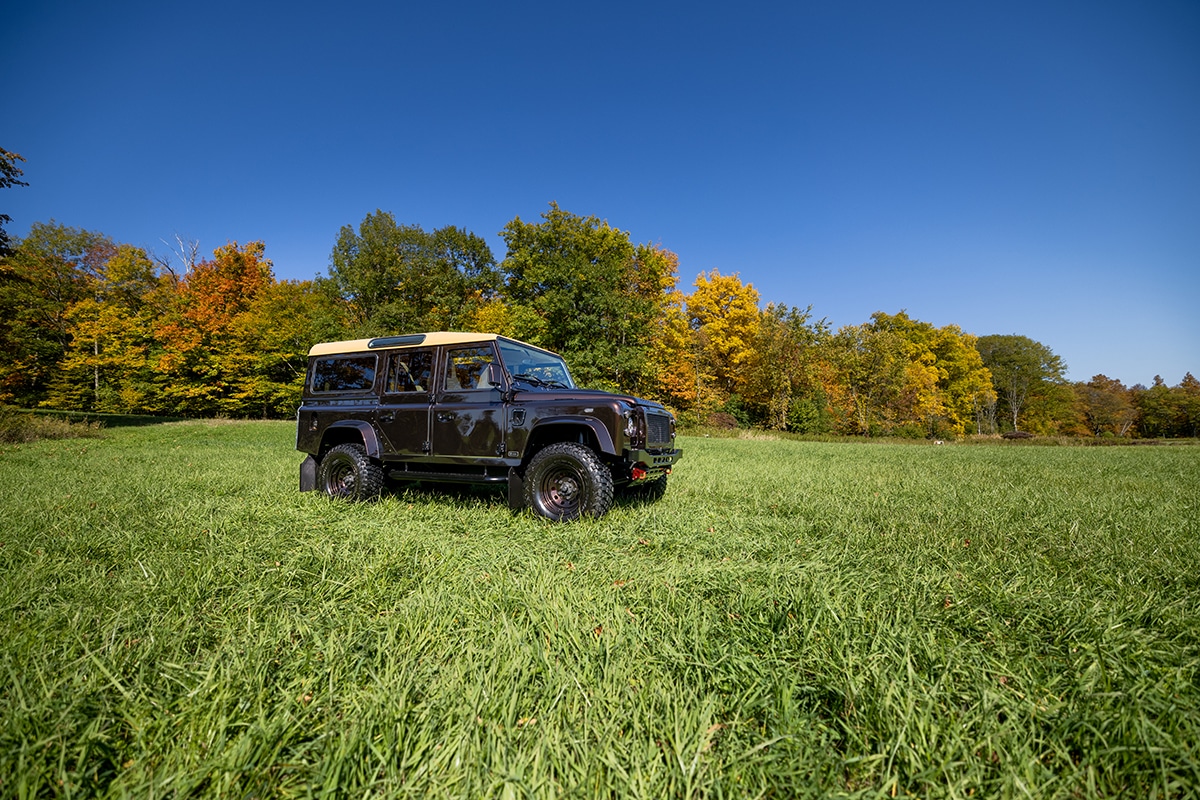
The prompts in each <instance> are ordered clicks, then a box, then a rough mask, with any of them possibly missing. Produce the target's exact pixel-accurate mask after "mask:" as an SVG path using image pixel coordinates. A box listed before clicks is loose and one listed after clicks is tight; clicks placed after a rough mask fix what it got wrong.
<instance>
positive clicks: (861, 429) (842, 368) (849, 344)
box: [826, 324, 908, 436]
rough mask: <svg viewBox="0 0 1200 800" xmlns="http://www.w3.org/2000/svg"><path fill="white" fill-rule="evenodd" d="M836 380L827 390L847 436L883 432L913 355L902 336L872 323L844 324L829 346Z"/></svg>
mask: <svg viewBox="0 0 1200 800" xmlns="http://www.w3.org/2000/svg"><path fill="white" fill-rule="evenodd" d="M828 358H829V362H830V365H831V370H830V377H832V378H833V381H832V382H828V383H827V384H826V392H827V394H828V396H829V397H830V402H831V405H832V407H833V411H834V413H835V416H836V420H837V424H838V429H839V430H840V432H842V433H854V434H859V435H862V436H871V435H875V434H879V433H883V432H884V431H885V430H886V428H885V426H887V425H888V424H889V423H890V421H891V420H890V418H889V417H890V415H889V414H888V409H890V408H894V407H895V406H896V405H897V404H898V402H899V398H900V396H901V394H902V392H903V389H904V383H905V379H906V370H907V367H908V355H907V353H906V352H905V346H904V339H903V337H901V336H900V335H899V334H898V333H896V332H895V331H892V330H888V329H886V328H876V327H874V326H872V325H869V324H863V325H844V326H842V327H841V328H839V329H838V331H837V333H836V334H834V336H833V338H832V339H831V340H830V342H829V348H828Z"/></svg>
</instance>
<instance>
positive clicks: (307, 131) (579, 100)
mask: <svg viewBox="0 0 1200 800" xmlns="http://www.w3.org/2000/svg"><path fill="white" fill-rule="evenodd" d="M0 76H3V84H2V85H3V87H4V93H3V96H2V98H0V146H3V147H5V148H7V149H9V150H11V151H14V152H18V153H21V154H22V155H23V156H25V158H26V160H27V163H25V164H24V165H23V167H24V169H25V179H26V180H28V182H29V183H30V186H28V187H27V188H12V189H6V190H3V192H0V208H3V210H4V211H5V212H7V213H9V214H10V215H11V216H12V217H13V222H12V223H11V225H10V226H9V232H10V233H11V234H13V235H16V236H23V235H24V234H25V233H27V232H28V230H29V225H30V224H31V223H33V222H35V221H48V220H50V219H51V218H53V219H55V220H57V221H58V222H60V223H63V224H66V225H71V226H76V227H82V228H87V229H89V230H96V231H101V232H103V233H107V234H108V235H110V236H111V237H113V238H114V239H116V240H118V241H123V242H129V243H132V244H137V245H141V246H143V247H146V248H148V249H151V250H154V251H157V252H160V253H165V252H166V251H167V247H166V245H164V244H163V242H162V240H164V239H165V240H170V239H172V238H173V236H174V235H175V234H176V233H178V234H180V235H182V236H183V237H185V238H187V239H198V240H199V241H200V244H201V248H202V252H203V253H204V254H211V252H212V250H213V249H214V248H216V247H218V246H221V245H223V244H225V243H226V242H228V241H231V240H232V241H238V242H241V243H245V242H247V241H252V240H256V239H260V240H262V241H264V242H265V243H266V247H267V255H268V256H269V257H270V258H272V260H273V261H274V264H275V274H276V277H278V278H281V279H307V278H312V277H313V276H315V275H317V274H323V273H325V272H326V270H327V269H328V264H329V252H330V250H331V249H332V247H333V243H334V240H335V238H336V236H337V232H338V229H339V228H340V227H341V226H342V225H346V224H350V225H357V224H358V223H359V222H361V221H362V219H363V217H364V216H365V215H366V214H367V213H369V212H371V211H374V210H375V209H376V208H380V209H383V210H386V211H391V212H393V213H394V214H395V216H396V219H397V220H398V221H399V222H402V223H411V224H418V225H421V226H423V227H424V228H426V229H427V230H432V229H433V228H437V227H441V226H444V225H457V226H460V227H463V228H466V229H468V230H470V231H473V232H475V233H477V234H479V235H481V236H484V237H486V238H487V239H488V241H489V242H490V243H491V245H492V248H493V250H494V251H495V254H496V256H497V258H503V256H504V246H503V242H502V240H501V239H500V238H499V236H498V233H499V231H500V230H501V228H502V227H503V226H504V225H505V223H507V222H508V221H510V220H511V219H513V218H514V217H520V218H521V219H523V220H527V221H536V220H537V219H538V217H539V216H540V215H541V214H542V213H543V212H544V211H545V210H546V209H547V208H548V204H549V203H550V202H551V201H555V202H557V203H558V204H559V205H560V206H561V207H563V208H564V209H566V210H568V211H571V212H573V213H576V214H581V215H595V216H598V217H601V218H604V219H607V220H608V221H609V223H611V224H612V225H613V226H615V227H618V228H621V229H622V230H626V231H629V233H630V234H631V236H632V237H633V239H634V240H635V241H636V242H651V243H657V244H661V245H663V246H664V247H666V248H668V249H670V250H672V251H674V252H676V253H678V254H679V257H680V279H681V284H683V285H684V286H685V287H690V285H691V283H692V281H693V280H694V279H695V277H696V275H697V274H699V273H700V272H702V271H708V270H712V269H714V268H715V269H719V270H720V271H721V272H722V273H726V274H728V273H734V272H736V273H740V275H741V277H742V279H743V280H744V281H746V282H748V283H752V284H754V286H755V287H756V288H757V289H758V290H759V292H760V294H761V296H762V299H763V302H764V304H765V303H766V302H776V303H783V304H785V305H795V306H800V307H804V306H807V305H809V304H812V306H813V311H814V314H815V315H816V316H817V317H826V318H828V319H829V321H830V322H831V323H832V324H834V325H835V326H840V325H846V324H857V323H860V322H865V321H867V320H868V319H869V317H870V315H871V313H872V312H874V311H884V312H887V313H895V312H897V311H899V310H901V309H907V311H908V312H909V314H910V315H911V316H913V317H915V318H917V319H921V320H925V321H928V322H932V323H934V324H935V325H939V326H941V325H948V324H956V325H959V326H961V327H962V328H963V329H964V330H966V331H969V332H972V333H976V334H980V335H983V334H988V333H1019V334H1023V335H1026V336H1029V337H1032V338H1034V339H1036V340H1038V341H1040V342H1042V343H1044V344H1046V345H1048V346H1049V347H1051V348H1052V349H1053V350H1054V351H1055V352H1056V353H1058V354H1059V355H1060V356H1062V357H1063V359H1064V360H1065V361H1066V362H1067V364H1068V365H1069V368H1070V377H1071V378H1072V379H1073V380H1087V379H1088V378H1090V377H1091V376H1092V375H1093V374H1096V373H1105V374H1107V375H1108V376H1110V377H1115V378H1118V379H1120V380H1122V381H1124V382H1125V383H1126V384H1134V383H1145V384H1149V383H1150V382H1151V380H1152V379H1153V376H1154V375H1155V374H1156V373H1157V374H1161V375H1162V376H1163V378H1164V379H1166V381H1167V382H1168V383H1169V384H1175V383H1178V382H1179V380H1180V379H1181V378H1182V377H1183V375H1184V373H1185V372H1186V371H1189V370H1190V371H1192V372H1193V373H1200V313H1198V311H1200V308H1198V306H1200V3H1197V2H1195V0H1177V1H1171V0H1166V1H1163V2H1158V1H1157V0H1147V1H1146V2H1136V1H1135V0H1129V2H1110V1H1109V0H1091V1H1089V2H1007V3H974V2H960V1H955V2H933V3H917V2H914V3H899V2H890V1H889V2H844V3H843V2H837V3H830V2H820V3H818V2H799V3H780V2H770V3H756V2H748V3H733V4H716V3H698V2H671V3H654V2H644V1H643V2H636V3H633V2H624V1H623V0H622V1H620V2H609V3H600V4H581V3H570V2H561V0H560V2H554V3H547V2H540V0H539V1H537V2H524V3H496V2H457V3H456V2H424V3H419V4H417V3H404V2H395V3H383V2H380V3H368V2H346V3H341V4H330V3H321V4H316V3H310V2H291V3H279V4H264V3H259V2H253V1H252V0H248V1H247V2H238V3H228V2H223V1H220V0H219V1H218V2H204V3H163V2H120V1H119V0H118V1H117V2H114V3H92V2H89V3H82V2H79V3H71V2H63V0H43V1H42V2H37V3H20V4H16V5H14V7H13V8H11V9H8V10H6V11H5V14H4V29H3V32H2V33H0Z"/></svg>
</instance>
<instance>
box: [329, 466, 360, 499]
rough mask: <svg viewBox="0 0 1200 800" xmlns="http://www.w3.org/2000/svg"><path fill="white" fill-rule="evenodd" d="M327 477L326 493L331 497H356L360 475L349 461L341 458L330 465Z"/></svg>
mask: <svg viewBox="0 0 1200 800" xmlns="http://www.w3.org/2000/svg"><path fill="white" fill-rule="evenodd" d="M326 476H327V477H326V483H325V491H327V492H328V493H329V494H330V496H331V497H353V496H354V491H355V486H356V483H357V481H356V479H357V477H358V474H357V472H356V471H355V469H354V464H353V463H351V462H350V460H349V459H346V458H339V459H337V460H336V461H335V462H334V463H332V464H330V465H329V471H328V472H327V473H326Z"/></svg>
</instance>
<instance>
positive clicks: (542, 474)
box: [525, 442, 613, 522]
mask: <svg viewBox="0 0 1200 800" xmlns="http://www.w3.org/2000/svg"><path fill="white" fill-rule="evenodd" d="M612 501H613V479H612V473H611V472H609V470H608V467H606V466H605V465H604V464H603V463H602V462H601V461H600V459H599V457H597V456H596V454H595V453H594V452H592V451H591V450H590V449H588V448H587V447H584V446H583V445H581V444H575V443H573V442H559V443H558V444H552V445H549V446H547V447H544V448H542V449H541V450H539V451H538V452H537V454H536V455H535V456H534V457H533V459H532V460H531V461H530V462H529V468H528V469H527V470H526V472H525V505H526V507H528V508H530V509H532V510H533V513H535V514H537V515H538V516H541V517H545V518H546V519H551V520H554V521H556V522H559V521H567V520H573V519H579V518H580V517H584V516H587V517H602V516H604V514H605V513H606V512H607V511H608V509H609V508H610V507H611V506H612Z"/></svg>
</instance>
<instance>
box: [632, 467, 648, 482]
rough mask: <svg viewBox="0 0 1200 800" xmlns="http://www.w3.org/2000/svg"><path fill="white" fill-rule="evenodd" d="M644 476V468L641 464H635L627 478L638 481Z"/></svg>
mask: <svg viewBox="0 0 1200 800" xmlns="http://www.w3.org/2000/svg"><path fill="white" fill-rule="evenodd" d="M646 474H647V473H646V468H645V467H643V466H642V465H641V464H637V465H635V466H634V468H633V469H632V470H630V472H629V477H631V478H632V479H633V480H635V481H640V480H642V479H643V478H645V477H646Z"/></svg>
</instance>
